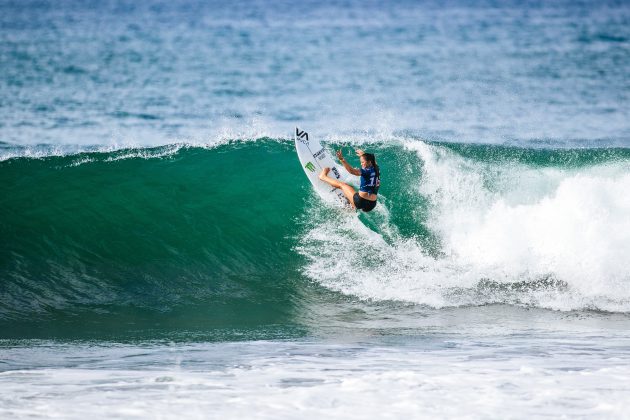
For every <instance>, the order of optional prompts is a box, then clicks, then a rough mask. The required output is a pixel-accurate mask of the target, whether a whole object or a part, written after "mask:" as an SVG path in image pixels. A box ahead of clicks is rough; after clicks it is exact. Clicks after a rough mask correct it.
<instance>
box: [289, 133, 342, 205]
mask: <svg viewBox="0 0 630 420" xmlns="http://www.w3.org/2000/svg"><path fill="white" fill-rule="evenodd" d="M295 150H296V151H297V155H298V158H299V159H300V164H301V165H302V169H303V170H304V173H305V174H306V177H307V178H308V180H309V181H311V184H313V188H314V189H315V191H316V192H317V194H319V196H320V197H322V199H324V200H325V201H326V202H328V203H330V204H334V205H338V206H341V207H348V208H352V207H351V206H350V203H349V202H348V200H347V199H346V196H345V195H344V194H343V191H341V190H340V189H339V188H335V187H333V186H331V185H329V184H327V183H325V182H324V181H322V180H320V179H319V174H320V173H321V171H322V169H323V168H326V167H328V168H330V172H329V173H328V176H329V177H331V178H334V179H340V180H342V181H343V179H342V176H341V174H342V172H341V171H342V170H344V171H345V169H344V168H341V167H340V166H339V165H338V164H337V163H336V162H335V160H334V159H333V158H332V157H331V156H330V153H328V150H326V149H325V148H324V147H323V146H322V145H321V143H320V142H319V141H318V140H317V139H315V138H313V137H311V136H309V134H308V133H307V132H306V131H304V130H300V129H299V128H298V127H295Z"/></svg>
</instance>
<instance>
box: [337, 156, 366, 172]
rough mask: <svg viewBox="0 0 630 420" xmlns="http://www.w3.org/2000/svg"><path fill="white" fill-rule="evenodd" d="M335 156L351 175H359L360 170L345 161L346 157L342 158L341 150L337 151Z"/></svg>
mask: <svg viewBox="0 0 630 420" xmlns="http://www.w3.org/2000/svg"><path fill="white" fill-rule="evenodd" d="M337 157H338V158H339V161H340V162H341V164H342V165H343V167H344V168H346V171H348V172H350V173H351V174H352V175H357V176H359V175H361V171H360V170H358V169H356V168H353V167H352V166H350V164H349V163H348V162H346V159H344V157H343V154H342V153H341V150H338V151H337Z"/></svg>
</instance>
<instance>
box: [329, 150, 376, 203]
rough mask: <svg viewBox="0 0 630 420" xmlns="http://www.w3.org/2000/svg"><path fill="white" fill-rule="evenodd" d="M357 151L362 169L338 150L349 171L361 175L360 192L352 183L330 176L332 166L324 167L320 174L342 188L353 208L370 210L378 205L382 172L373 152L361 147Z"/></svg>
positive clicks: (333, 184) (331, 183) (340, 158)
mask: <svg viewBox="0 0 630 420" xmlns="http://www.w3.org/2000/svg"><path fill="white" fill-rule="evenodd" d="M356 153H357V156H359V159H360V161H361V169H357V168H353V167H352V166H350V164H349V163H348V162H346V160H345V159H344V157H343V153H342V152H341V150H338V151H337V158H339V160H340V161H341V163H342V164H343V167H344V168H346V170H347V171H348V172H350V173H351V174H352V175H357V176H360V177H361V186H360V187H359V192H356V191H355V190H354V188H353V187H352V186H351V185H348V184H346V183H345V182H341V181H338V180H336V179H332V178H331V177H329V176H328V172H329V171H330V168H324V169H322V172H321V173H320V174H319V179H321V180H322V181H324V182H325V183H327V184H330V185H331V186H333V187H335V188H339V189H341V191H343V194H344V195H345V196H346V198H347V199H348V201H349V202H350V205H351V206H352V208H353V209H361V210H363V211H364V212H369V211H371V210H372V209H374V207H376V198H377V195H378V188H379V187H380V185H381V176H380V175H381V174H380V171H379V168H378V165H377V164H376V158H375V157H374V155H373V154H372V153H365V152H364V151H363V150H361V149H356Z"/></svg>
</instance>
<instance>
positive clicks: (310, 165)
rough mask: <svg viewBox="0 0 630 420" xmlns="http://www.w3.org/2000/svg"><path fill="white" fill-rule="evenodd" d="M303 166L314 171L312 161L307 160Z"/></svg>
mask: <svg viewBox="0 0 630 420" xmlns="http://www.w3.org/2000/svg"><path fill="white" fill-rule="evenodd" d="M304 167H305V168H306V169H308V170H309V171H311V172H315V165H313V162H308V163H307V164H306V165H304Z"/></svg>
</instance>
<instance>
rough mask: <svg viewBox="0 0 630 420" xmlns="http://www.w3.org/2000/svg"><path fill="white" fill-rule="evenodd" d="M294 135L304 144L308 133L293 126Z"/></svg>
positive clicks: (306, 141) (306, 142)
mask: <svg viewBox="0 0 630 420" xmlns="http://www.w3.org/2000/svg"><path fill="white" fill-rule="evenodd" d="M295 137H297V139H298V140H299V141H301V142H302V143H304V144H308V133H307V132H306V131H304V130H300V129H299V128H297V127H295Z"/></svg>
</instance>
